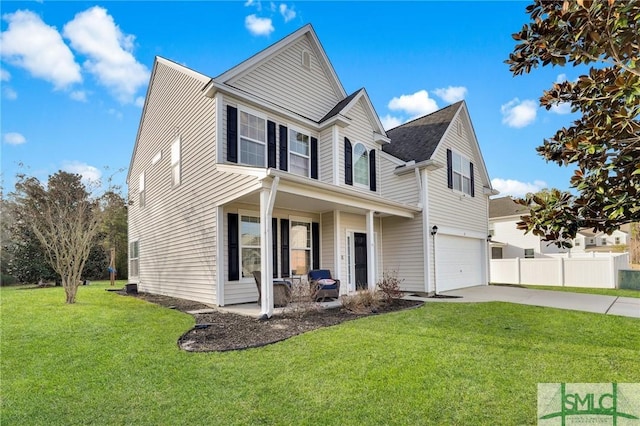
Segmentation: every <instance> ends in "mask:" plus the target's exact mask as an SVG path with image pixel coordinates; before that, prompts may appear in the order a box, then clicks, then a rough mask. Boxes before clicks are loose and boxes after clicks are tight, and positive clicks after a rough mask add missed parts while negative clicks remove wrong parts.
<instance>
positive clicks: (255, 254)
mask: <svg viewBox="0 0 640 426" xmlns="http://www.w3.org/2000/svg"><path fill="white" fill-rule="evenodd" d="M259 270H260V249H259V248H242V276H243V277H252V276H253V274H252V272H253V271H259Z"/></svg>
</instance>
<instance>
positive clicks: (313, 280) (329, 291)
mask: <svg viewBox="0 0 640 426" xmlns="http://www.w3.org/2000/svg"><path fill="white" fill-rule="evenodd" d="M307 278H308V280H309V286H310V288H311V293H312V294H315V295H316V296H315V297H316V300H319V299H320V300H321V299H326V298H329V297H333V298H338V296H340V280H336V279H333V278H331V271H330V270H328V269H312V270H310V271H309V273H308V274H307Z"/></svg>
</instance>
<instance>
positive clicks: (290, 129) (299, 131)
mask: <svg viewBox="0 0 640 426" xmlns="http://www.w3.org/2000/svg"><path fill="white" fill-rule="evenodd" d="M287 131H288V132H289V133H288V134H287V157H288V158H287V164H288V165H289V167H288V169H289V173H292V174H295V175H297V176H304V177H309V176H311V133H309V132H306V131H303V130H301V129H299V128H297V127H294V126H288V130H287ZM292 131H293V132H298V133H300V134H303V135H306V136H307V137H308V138H309V155H308V156H305V155H302V154H299V153H297V152H292V151H291V137H290V136H291V132H292ZM292 155H296V156H298V157H304V158H306V159H307V174H306V176H305V175H300V174H298V173H293V172H292V171H291V164H292V163H291V156H292Z"/></svg>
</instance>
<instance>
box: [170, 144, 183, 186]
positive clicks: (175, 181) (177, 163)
mask: <svg viewBox="0 0 640 426" xmlns="http://www.w3.org/2000/svg"><path fill="white" fill-rule="evenodd" d="M175 146H177V147H178V148H177V150H176V148H175ZM176 170H177V174H176ZM181 183H182V141H181V139H180V136H178V137H176V138H175V139H174V140H173V142H172V143H171V187H172V188H175V187H177V186H180V184H181Z"/></svg>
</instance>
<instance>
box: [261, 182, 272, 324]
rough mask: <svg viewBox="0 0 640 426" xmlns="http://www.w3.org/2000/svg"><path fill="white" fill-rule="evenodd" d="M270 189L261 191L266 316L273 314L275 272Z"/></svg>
mask: <svg viewBox="0 0 640 426" xmlns="http://www.w3.org/2000/svg"><path fill="white" fill-rule="evenodd" d="M269 192H270V191H269V190H268V189H266V188H263V189H262V190H261V191H260V275H261V285H262V289H261V291H260V293H261V295H262V298H261V311H260V315H261V316H263V317H266V318H271V317H272V316H273V272H272V270H271V268H272V266H271V265H272V259H271V258H272V256H273V254H272V252H271V244H272V241H271V239H272V237H271V214H269V211H268V210H269V209H268V206H269Z"/></svg>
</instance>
